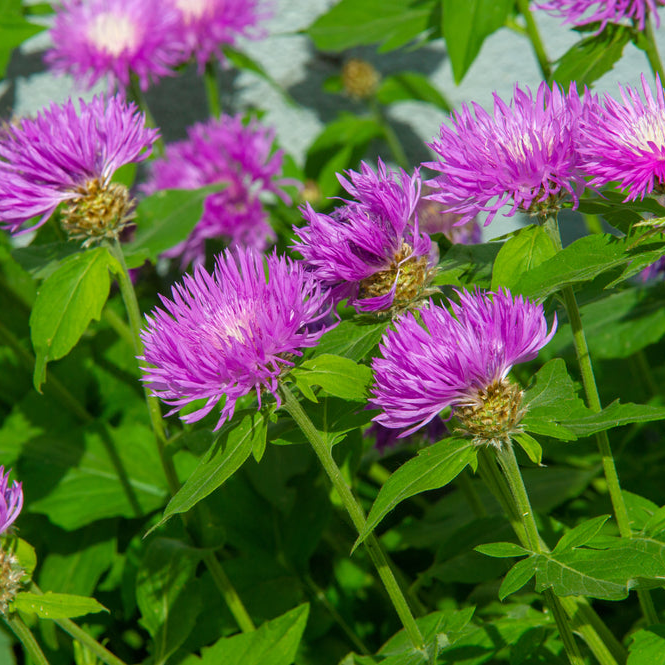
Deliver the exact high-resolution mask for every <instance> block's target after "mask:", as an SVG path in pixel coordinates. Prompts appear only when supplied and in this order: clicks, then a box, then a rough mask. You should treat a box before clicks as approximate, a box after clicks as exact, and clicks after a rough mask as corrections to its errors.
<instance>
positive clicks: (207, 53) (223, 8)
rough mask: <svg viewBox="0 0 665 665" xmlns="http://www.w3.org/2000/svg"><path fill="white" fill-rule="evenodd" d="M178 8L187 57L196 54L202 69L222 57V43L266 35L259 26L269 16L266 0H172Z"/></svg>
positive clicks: (171, 2) (229, 44) (227, 43)
mask: <svg viewBox="0 0 665 665" xmlns="http://www.w3.org/2000/svg"><path fill="white" fill-rule="evenodd" d="M170 4H171V5H172V6H173V7H174V8H175V9H176V10H177V11H178V13H179V15H180V21H181V29H182V33H181V34H182V36H183V38H184V40H185V43H186V45H187V54H188V56H187V57H192V56H193V57H194V58H195V59H196V62H197V63H198V66H199V71H203V68H204V67H205V64H206V62H207V61H208V60H209V59H210V58H211V56H215V57H217V58H222V57H223V54H222V47H223V46H226V45H228V46H233V45H234V44H235V43H236V42H237V40H238V38H239V37H250V38H257V37H261V36H263V34H264V33H263V31H261V30H259V29H258V27H257V26H258V25H259V24H260V22H261V21H263V20H265V19H267V18H269V17H270V12H269V11H268V8H267V6H266V2H265V1H264V0H170Z"/></svg>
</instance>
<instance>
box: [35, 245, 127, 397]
mask: <svg viewBox="0 0 665 665" xmlns="http://www.w3.org/2000/svg"><path fill="white" fill-rule="evenodd" d="M119 269H120V268H119V266H118V264H117V261H116V260H115V259H114V258H113V257H112V256H111V255H110V253H109V251H108V250H107V249H106V248H105V247H96V248H95V249H91V250H88V251H85V252H80V253H78V254H74V255H73V256H71V257H70V258H68V259H66V260H65V261H63V262H62V263H61V265H60V267H59V268H58V269H57V270H56V271H55V272H54V273H53V274H52V275H51V276H50V277H49V278H48V279H46V280H45V281H44V283H43V284H42V285H41V287H40V289H39V291H38V292H37V298H36V299H35V305H34V308H33V310H32V314H31V315H30V337H31V339H32V345H33V347H34V349H35V355H36V364H35V374H34V384H35V388H36V389H37V390H40V388H41V385H42V383H43V382H44V380H45V378H46V364H47V363H48V362H49V361H50V360H58V359H59V358H62V357H63V356H65V355H67V354H68V353H69V352H70V351H71V350H72V348H73V347H74V346H75V345H76V343H77V342H78V341H79V339H80V338H81V335H83V333H84V332H85V330H86V328H87V327H88V324H89V323H90V321H92V319H97V320H99V318H100V317H101V315H102V309H103V308H104V304H105V303H106V299H107V298H108V295H109V289H110V286H111V280H110V276H109V270H114V271H117V270H119Z"/></svg>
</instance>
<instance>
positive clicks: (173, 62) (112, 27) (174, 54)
mask: <svg viewBox="0 0 665 665" xmlns="http://www.w3.org/2000/svg"><path fill="white" fill-rule="evenodd" d="M55 10H56V15H55V21H54V23H53V27H52V28H51V40H52V41H53V44H54V46H53V48H51V49H50V50H49V51H47V53H46V55H45V57H44V59H45V61H46V63H47V64H48V65H49V66H50V67H52V68H53V70H54V71H55V72H57V73H61V74H63V73H66V74H71V75H72V76H73V77H74V78H75V79H76V80H77V81H78V82H79V83H81V84H83V85H86V86H88V87H89V86H92V85H94V84H95V83H96V82H97V81H98V80H99V79H101V78H103V77H107V78H108V82H109V87H110V89H113V87H114V86H120V87H122V88H128V87H129V86H130V84H131V76H132V75H134V76H136V77H137V79H138V81H139V83H140V86H141V88H142V89H143V90H145V89H147V88H148V86H149V85H150V84H151V83H152V82H154V81H156V80H157V79H159V78H160V77H162V76H169V75H172V74H173V71H172V68H173V67H175V66H177V65H178V64H179V63H181V62H182V61H183V59H184V58H185V57H186V45H185V43H184V39H183V36H182V25H181V21H180V14H179V13H178V12H177V11H176V10H175V9H173V8H172V7H171V8H170V7H168V6H165V3H164V2H162V1H161V0H60V2H59V4H57V5H56V6H55Z"/></svg>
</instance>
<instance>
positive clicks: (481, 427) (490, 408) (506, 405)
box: [455, 379, 526, 447]
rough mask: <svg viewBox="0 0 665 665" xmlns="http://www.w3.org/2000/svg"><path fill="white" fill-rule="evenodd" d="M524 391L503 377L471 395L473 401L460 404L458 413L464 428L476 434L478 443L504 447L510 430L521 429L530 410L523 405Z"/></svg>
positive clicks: (469, 432) (473, 434)
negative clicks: (526, 412) (523, 420)
mask: <svg viewBox="0 0 665 665" xmlns="http://www.w3.org/2000/svg"><path fill="white" fill-rule="evenodd" d="M523 397H524V393H523V392H522V390H521V389H520V387H519V386H517V385H516V384H514V383H512V382H510V381H508V379H501V380H499V381H494V382H493V383H491V384H490V385H489V386H487V387H486V388H480V389H478V390H477V392H476V393H475V394H474V395H473V396H471V400H470V402H471V403H469V404H466V405H464V406H461V407H458V408H457V409H456V410H455V415H456V416H457V419H458V420H459V422H460V425H461V429H462V430H463V431H464V432H466V433H467V434H470V435H472V436H473V437H474V442H475V443H477V444H479V445H480V444H492V445H495V446H497V447H500V446H501V445H502V444H503V443H504V442H506V441H507V440H508V439H509V437H510V433H511V432H514V431H516V430H518V427H519V423H520V420H521V419H522V417H523V416H524V413H525V411H526V409H525V408H524V407H523V406H522V398H523Z"/></svg>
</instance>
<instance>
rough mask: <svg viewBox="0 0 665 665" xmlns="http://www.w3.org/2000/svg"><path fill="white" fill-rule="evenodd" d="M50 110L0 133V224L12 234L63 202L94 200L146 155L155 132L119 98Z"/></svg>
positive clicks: (43, 221)
mask: <svg viewBox="0 0 665 665" xmlns="http://www.w3.org/2000/svg"><path fill="white" fill-rule="evenodd" d="M79 106H80V110H79V112H78V113H77V112H76V107H75V105H74V103H73V102H72V101H71V100H70V101H68V102H67V103H66V104H64V105H62V106H59V105H56V104H51V106H50V107H49V108H47V109H44V110H42V111H41V112H40V113H38V114H37V117H36V118H24V119H22V120H21V121H20V122H19V123H18V124H17V125H8V126H6V127H5V128H4V129H3V131H2V132H0V224H2V225H3V226H4V227H5V228H7V229H8V230H9V231H10V232H11V233H17V232H18V231H19V228H20V227H21V225H22V224H24V223H25V222H27V221H28V220H30V219H32V218H33V217H37V216H38V217H40V219H39V220H38V221H37V222H36V224H34V225H33V226H31V227H29V228H23V229H22V230H21V232H25V231H29V230H31V229H34V228H37V227H39V226H41V225H42V224H44V223H45V222H46V220H47V219H48V218H49V217H50V216H51V214H53V212H54V210H55V209H56V208H57V207H58V204H60V203H62V202H63V201H72V202H74V203H76V202H77V201H79V200H81V199H82V198H85V197H86V195H88V194H95V195H99V193H100V192H102V193H104V192H105V191H106V190H107V189H108V186H109V183H110V180H111V178H112V176H113V174H114V172H115V171H116V170H117V169H118V168H120V167H121V166H123V165H124V164H129V163H130V162H139V161H141V160H143V159H145V158H146V157H147V156H148V154H149V153H150V148H151V147H152V144H153V142H154V141H155V139H156V138H157V131H155V130H154V129H147V128H146V127H145V116H144V115H143V114H142V113H139V112H138V110H137V108H136V106H135V105H134V104H131V103H130V104H128V103H126V102H124V101H122V100H121V99H120V98H119V97H117V96H115V97H111V98H109V99H108V100H105V99H104V98H103V97H101V96H98V97H95V98H94V99H93V100H92V101H91V102H90V103H86V102H84V101H83V100H81V101H80V102H79Z"/></svg>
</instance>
